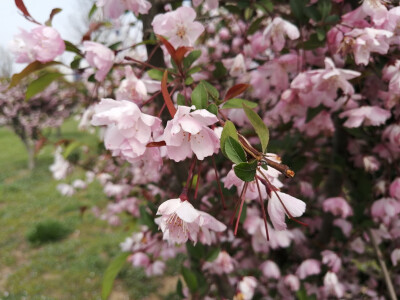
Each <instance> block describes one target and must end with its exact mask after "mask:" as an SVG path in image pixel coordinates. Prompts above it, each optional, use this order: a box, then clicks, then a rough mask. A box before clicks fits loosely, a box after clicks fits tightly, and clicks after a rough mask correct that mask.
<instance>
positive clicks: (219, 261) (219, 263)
mask: <svg viewBox="0 0 400 300" xmlns="http://www.w3.org/2000/svg"><path fill="white" fill-rule="evenodd" d="M203 270H209V271H210V272H211V273H213V274H218V275H222V274H224V273H225V274H229V273H231V272H232V271H233V270H234V260H233V259H232V257H231V256H230V255H229V254H228V252H226V251H220V252H219V254H218V256H217V258H216V259H215V260H214V261H212V262H208V261H207V262H205V263H204V265H203Z"/></svg>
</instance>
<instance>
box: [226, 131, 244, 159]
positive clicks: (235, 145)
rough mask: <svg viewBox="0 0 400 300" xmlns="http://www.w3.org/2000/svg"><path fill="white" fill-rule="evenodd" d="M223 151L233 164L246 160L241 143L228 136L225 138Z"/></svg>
mask: <svg viewBox="0 0 400 300" xmlns="http://www.w3.org/2000/svg"><path fill="white" fill-rule="evenodd" d="M225 153H226V156H228V158H229V159H230V160H231V161H233V162H234V163H235V164H240V163H241V162H246V161H247V160H246V153H245V152H244V150H243V148H242V145H240V143H239V142H237V141H236V140H235V139H233V138H232V137H230V136H228V138H227V139H226V140H225Z"/></svg>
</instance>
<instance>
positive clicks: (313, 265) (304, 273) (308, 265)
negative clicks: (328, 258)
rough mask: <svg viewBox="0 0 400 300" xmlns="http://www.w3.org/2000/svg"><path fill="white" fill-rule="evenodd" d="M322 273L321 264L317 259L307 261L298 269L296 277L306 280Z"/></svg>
mask: <svg viewBox="0 0 400 300" xmlns="http://www.w3.org/2000/svg"><path fill="white" fill-rule="evenodd" d="M320 272H321V263H320V262H319V261H318V260H316V259H312V258H310V259H306V260H305V261H303V262H302V263H301V264H300V266H299V267H298V268H297V271H296V275H297V276H299V278H300V279H304V278H306V277H308V276H311V275H317V274H319V273H320Z"/></svg>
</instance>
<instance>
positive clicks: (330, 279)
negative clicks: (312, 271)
mask: <svg viewBox="0 0 400 300" xmlns="http://www.w3.org/2000/svg"><path fill="white" fill-rule="evenodd" d="M324 288H325V292H326V293H327V294H328V295H334V296H335V297H338V298H342V297H343V295H344V286H343V284H341V283H340V282H339V280H338V278H337V275H336V274H335V273H333V272H327V273H326V275H325V277H324Z"/></svg>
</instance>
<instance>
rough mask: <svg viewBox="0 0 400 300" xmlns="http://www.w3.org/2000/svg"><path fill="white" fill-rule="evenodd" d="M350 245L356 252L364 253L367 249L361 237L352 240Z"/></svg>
mask: <svg viewBox="0 0 400 300" xmlns="http://www.w3.org/2000/svg"><path fill="white" fill-rule="evenodd" d="M350 247H351V249H352V250H353V251H354V252H357V253H358V254H363V253H364V251H365V243H364V241H363V240H362V239H361V238H360V237H358V238H356V239H355V240H354V241H352V242H351V243H350Z"/></svg>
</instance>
